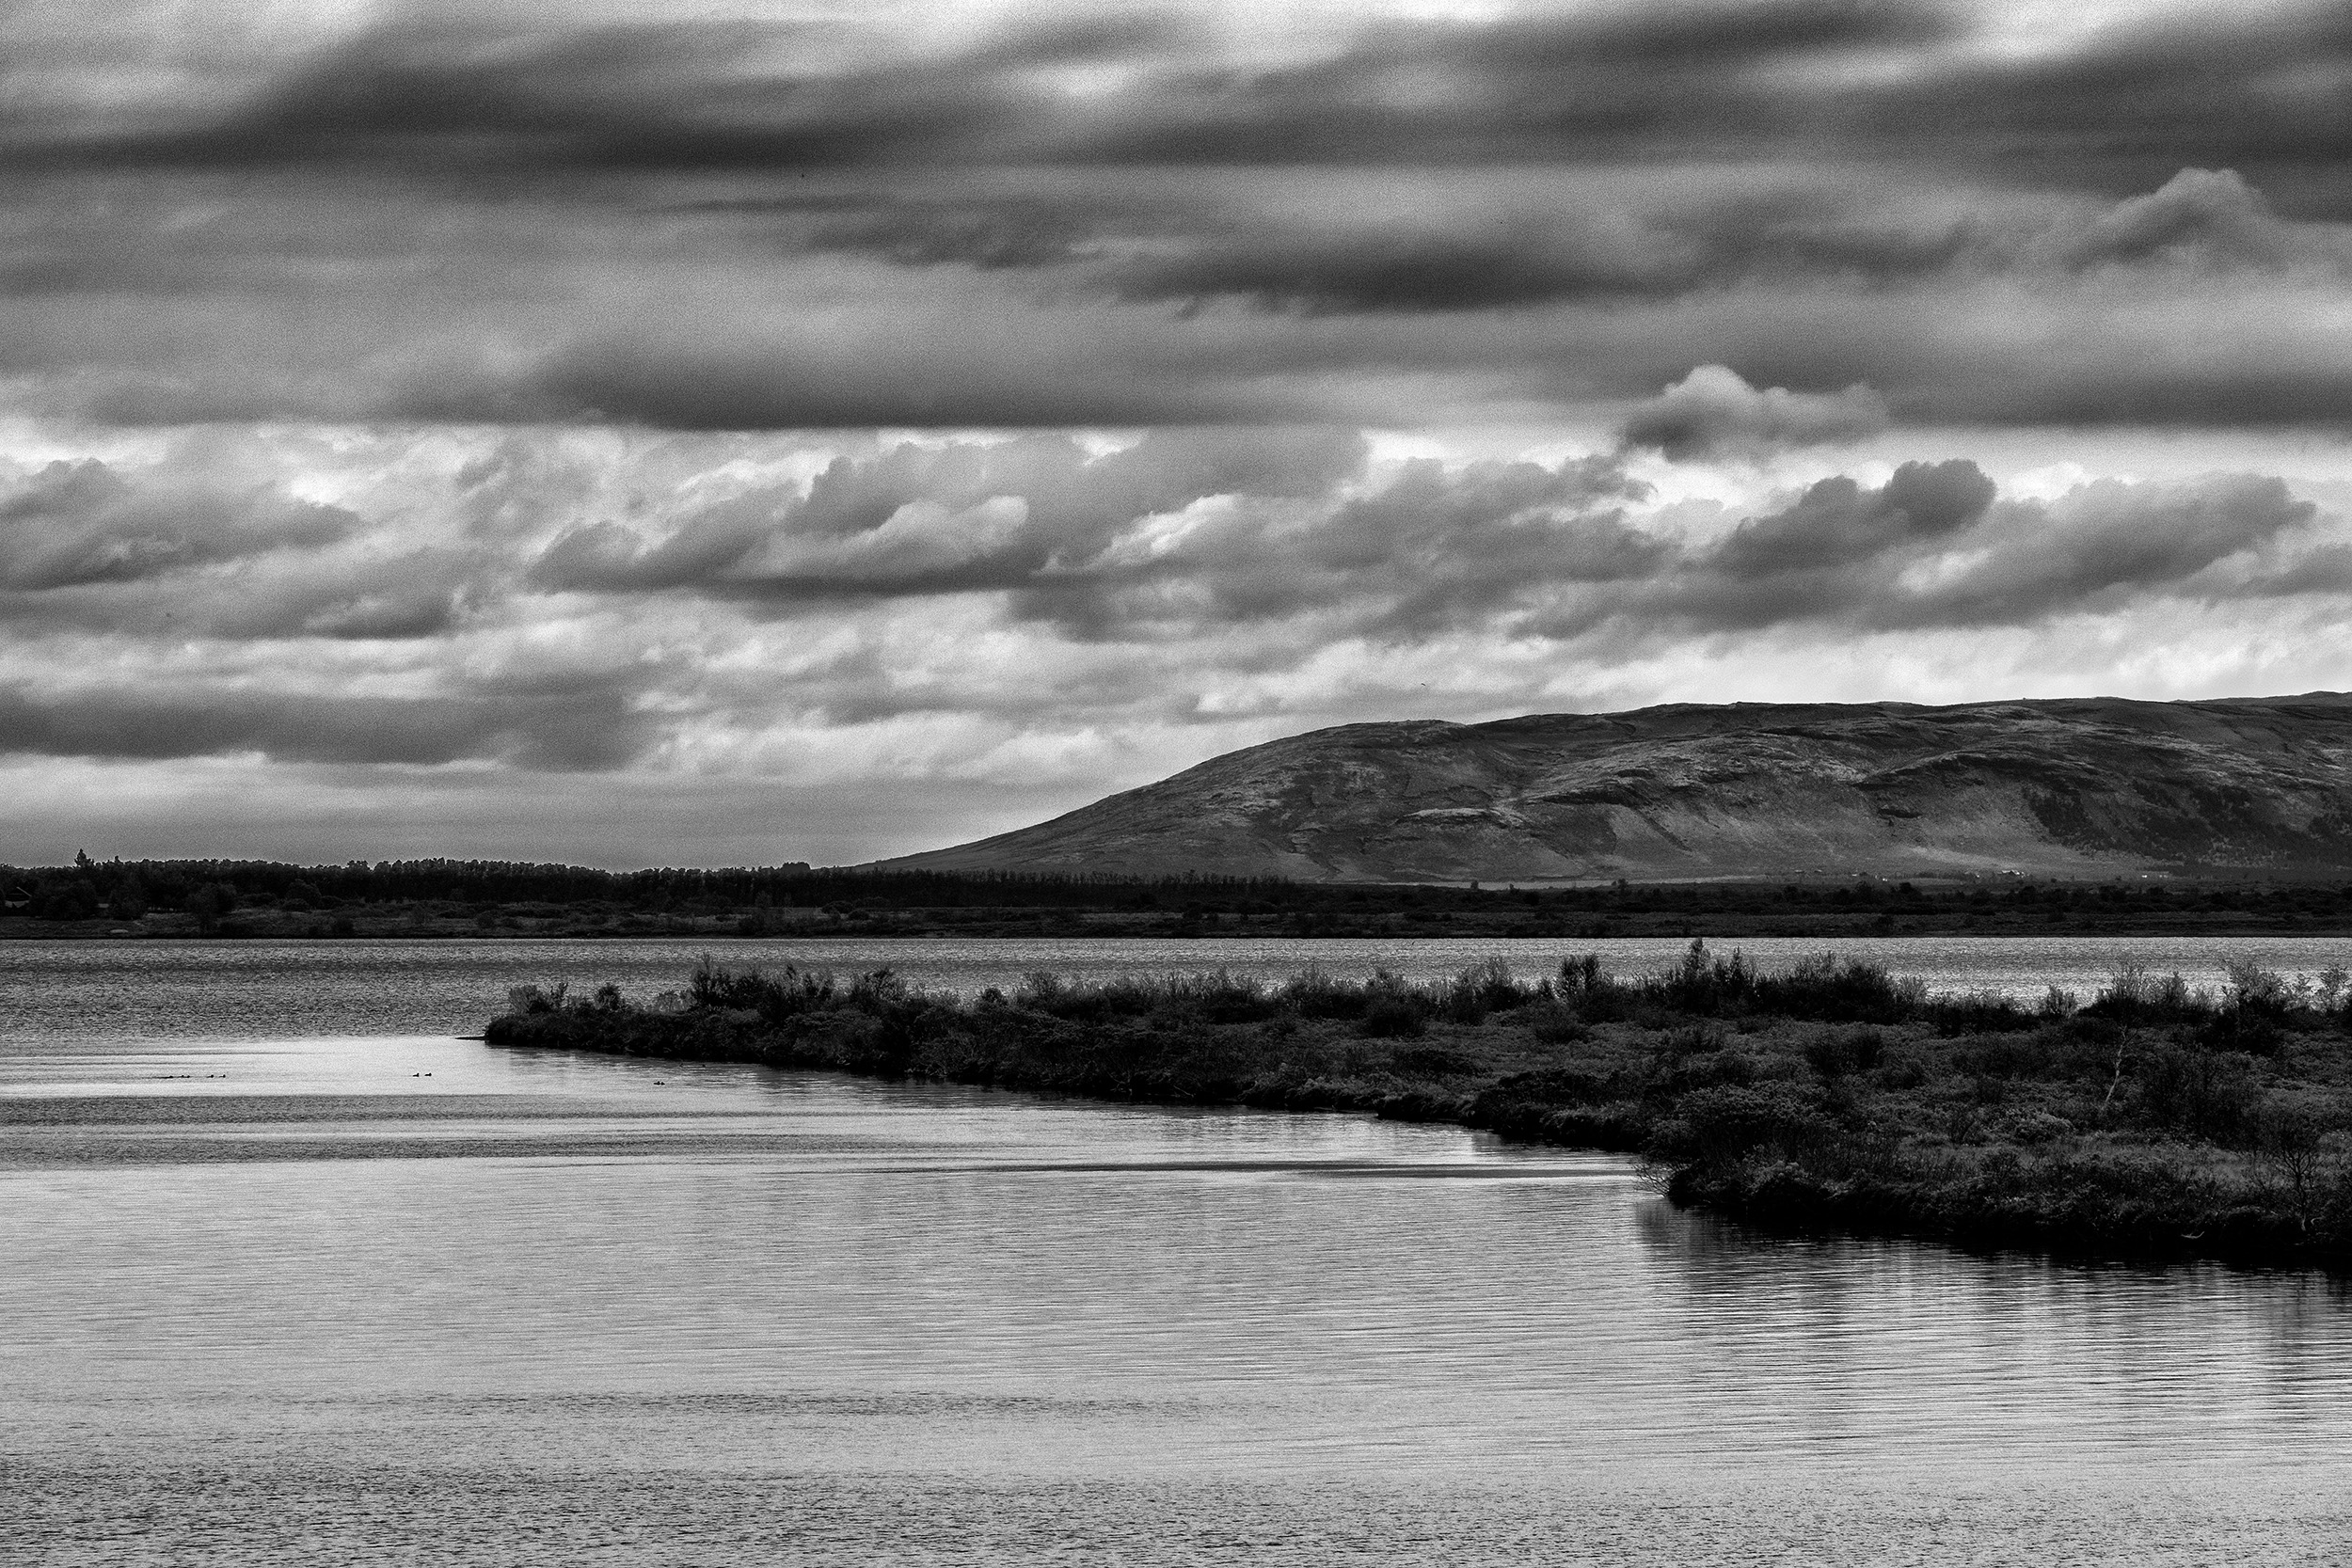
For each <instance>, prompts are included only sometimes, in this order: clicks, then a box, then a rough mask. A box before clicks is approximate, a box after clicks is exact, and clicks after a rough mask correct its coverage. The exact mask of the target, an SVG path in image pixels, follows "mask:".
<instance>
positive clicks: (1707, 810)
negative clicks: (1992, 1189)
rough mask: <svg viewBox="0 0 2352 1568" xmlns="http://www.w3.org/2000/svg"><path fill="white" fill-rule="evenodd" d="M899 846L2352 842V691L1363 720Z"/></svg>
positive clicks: (1918, 860) (1847, 849)
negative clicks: (957, 839) (1033, 816)
mask: <svg viewBox="0 0 2352 1568" xmlns="http://www.w3.org/2000/svg"><path fill="white" fill-rule="evenodd" d="M884 865H885V867H887V868H889V869H931V870H960V871H961V870H992V869H995V870H1032V871H1053V872H1063V873H1070V872H1104V873H1119V874H1137V875H1167V874H1171V873H1182V872H1184V871H1198V872H1200V873H1203V874H1220V875H1234V876H1279V877H1287V878H1292V879H1297V880H1302V881H1405V882H1416V881H1418V882H1449V881H1455V882H1458V881H1469V880H1473V879H1475V880H1482V881H1514V882H1519V883H1522V884H1542V883H1547V882H1569V881H1583V880H1592V879H1616V878H1627V879H1632V880H1636V881H1644V880H1673V879H1693V878H1730V877H1788V876H1804V875H1808V874H1810V875H1817V876H1819V875H1845V874H1851V873H1855V872H1868V873H1874V874H1878V875H1883V876H1888V877H1918V876H1930V877H1931V876H1937V875H1959V874H1967V873H1978V874H1987V873H1991V874H1997V873H2000V872H2005V871H2014V872H2022V873H2026V874H2028V875H2054V876H2060V877H2106V876H2111V875H2116V874H2137V873H2142V872H2163V871H2174V872H2178V871H2235V870H2250V871H2256V872H2261V873H2267V874H2287V875H2293V874H2297V873H2332V872H2333V871H2335V870H2337V869H2352V696H2347V695H2345V694H2343V693H2338V692H2312V693H2309V694H2306V695H2303V696H2299V697H2265V698H2233V699H2228V700H2221V701H2211V702H2189V703H2149V702H2132V701H2125V700H2121V699H2111V698H2068V699H2059V700H2045V701H2027V702H2009V703H1972V704H1964V705H1957V706H1951V707H1924V706H1917V705H1910V704H1902V703H1870V704H1857V705H1842V704H1826V703H1790V704H1778V703H1772V704H1752V703H1739V704H1732V705H1724V706H1713V705H1687V704H1680V705H1670V706H1664V707H1652V708H1643V709H1640V710H1638V711H1636V712H1631V713H1607V714H1573V713H1561V714H1537V715H1531V716H1529V717H1527V718H1523V719H1506V720H1501V721H1496V722H1493V723H1486V724H1452V723H1443V722H1438V721H1400V722H1393V723H1374V724H1348V725H1343V726H1341V727H1338V728H1335V729H1327V730H1318V731H1315V732H1314V733H1312V734H1309V735H1302V736H1293V737H1291V738H1289V739H1285V740H1277V741H1273V742H1271V743H1269V744H1267V745H1263V746H1254V747H1250V748H1248V750H1245V751H1239V752H1230V753H1228V754H1226V755H1224V756H1220V757H1215V758H1212V759H1211V760H1209V761H1207V762H1204V763H1202V764H1200V766H1199V767H1197V768H1187V769H1185V770H1184V772H1182V773H1178V774H1176V775H1174V776H1173V777H1171V778H1168V779H1164V780H1162V781H1160V782H1159V783H1157V784H1146V785H1144V786H1143V787H1142V788H1140V789H1132V790H1128V791H1126V792H1124V793H1122V794H1119V795H1113V796H1110V797H1108V798H1106V799H1104V800H1098V801H1096V802H1095V803H1094V804H1092V805H1090V806H1085V807H1081V808H1080V809H1079V810H1077V811H1073V812H1071V813H1069V814H1068V815H1066V816H1058V817H1056V818H1054V819H1053V820H1052V821H1050V822H1043V823H1040V824H1038V825H1037V826H1035V827H1031V828H1024V829H1021V830H1019V831H1017V832H1009V833H1002V834H998V835H997V836H995V837H993V838H986V839H980V840H977V841H976V842H974V843H971V844H964V845H959V846H956V847H952V848H946V849H939V850H933V851H931V852H929V853H926V854H919V855H912V856H908V857H905V858H903V859H899V860H896V861H890V862H886V863H884Z"/></svg>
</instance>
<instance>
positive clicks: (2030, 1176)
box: [485, 942, 2352, 1272]
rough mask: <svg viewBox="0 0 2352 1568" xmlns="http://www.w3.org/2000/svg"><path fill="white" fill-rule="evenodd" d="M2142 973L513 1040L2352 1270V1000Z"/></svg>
mask: <svg viewBox="0 0 2352 1568" xmlns="http://www.w3.org/2000/svg"><path fill="white" fill-rule="evenodd" d="M2348 980H2352V976H2347V974H2345V972H2344V971H2343V970H2341V969H2331V970H2329V971H2328V972H2327V973H2326V974H2323V975H2321V976H2320V977H2318V979H2317V980H2316V981H2314V980H2312V979H2310V978H2308V977H2301V976H2298V977H2297V978H2296V979H2295V980H2294V981H2292V982H2290V981H2288V980H2286V979H2284V978H2282V977H2281V976H2280V975H2278V974H2273V973H2270V972H2267V971H2264V970H2259V969H2255V968H2252V967H2247V966H2241V967H2238V968H2234V969H2233V970H2232V971H2231V978H2230V982H2229V984H2228V985H2227V986H2225V987H2224V988H2222V989H2221V990H2219V991H2217V992H2208V991H2205V990H2201V989H2192V988H2191V987H2189V986H2187V985H2186V984H2185V983H2184V982H2183V980H2182V979H2181V977H2180V976H2179V975H2177V974H2174V975H2170V976H2162V977H2159V976H2157V975H2153V974H2149V973H2148V972H2146V971H2145V970H2143V969H2139V968H2137V967H2131V968H2126V969H2124V970H2122V972H2120V973H2119V974H2116V975H2115V977H2114V978H2113V980H2112V981H2111V982H2110V983H2109V984H2108V985H2107V986H2106V988H2104V989H2103V990H2100V991H2099V992H2098V994H2097V995H2096V996H2094V997H2093V998H2092V999H2091V1000H2090V1002H2089V1003H2088V1004H2087V1005H2085V1004H2081V1003H2080V1001H2079V999H2078V998H2077V997H2075V996H2073V995H2071V994H2069V993H2067V992H2064V991H2060V990H2057V989H2055V988H2053V989H2052V990H2050V991H2049V992H2048V994H2047V995H2046V996H2044V997H2043V998H2042V1001H2041V1003H2040V1005H2038V1006H2032V1007H2024V1006H2018V1005H2017V1004H2016V1003H2014V1002H2013V1001H2011V1000H2010V998H2009V997H2007V996H2006V995H2003V994H1999V993H1979V994H1937V995H1931V994H1929V993H1928V991H1927V990H1926V989H1925V987H1924V986H1922V985H1921V984H1920V983H1918V982H1917V981H1914V980H1901V979H1898V978H1896V977H1895V976H1894V975H1892V974H1889V973H1888V972H1887V971H1886V970H1885V969H1883V968H1881V967H1879V966H1877V965H1874V964H1870V963H1864V962H1857V961H1851V960H1848V961H1839V960H1838V959H1836V958H1834V957H1830V956H1827V955H1824V956H1822V957H1820V958H1815V959H1810V960H1807V961H1804V962H1802V963H1800V964H1798V965H1796V966H1795V967H1793V968H1791V969H1788V970H1786V971H1782V972H1777V973H1765V972H1761V971H1759V970H1757V969H1756V968H1755V967H1754V966H1752V965H1751V964H1749V963H1748V962H1747V961H1746V960H1745V959H1744V958H1742V957H1741V956H1740V954H1738V953H1736V952H1735V953H1733V954H1731V955H1730V956H1729V957H1722V956H1719V955H1716V954H1713V953H1710V952H1709V951H1708V948H1707V946H1706V944H1705V942H1692V944H1691V947H1690V950H1689V952H1688V953H1687V954H1686V955H1685V956H1684V958H1683V959H1682V961H1681V962H1680V963H1679V964H1678V965H1677V966H1676V967H1675V968H1673V969H1670V970H1667V971H1664V972H1662V973H1659V974H1648V975H1645V976H1641V977H1638V978H1620V977H1617V976H1615V975H1613V974H1609V973H1608V972H1607V971H1606V970H1605V969H1603V968H1602V966H1601V963H1600V961H1599V959H1598V958H1593V957H1585V958H1570V959H1568V960H1567V961H1565V962H1564V963H1563V964H1562V965H1561V967H1560V970H1559V973H1558V974H1554V975H1550V976H1548V977H1546V978H1544V979H1542V980H1540V981H1537V982H1535V983H1534V984H1528V983H1525V982H1522V981H1520V980H1518V978H1516V977H1515V976H1514V975H1513V974H1511V973H1510V972H1509V970H1508V969H1507V968H1505V967H1504V966H1502V964H1500V963H1489V964H1486V965H1482V966H1479V967H1476V968H1472V969H1470V970H1466V971H1464V972H1463V973H1462V974H1459V975H1457V976H1455V977H1454V978H1453V979H1451V980H1447V981H1441V982H1438V983H1435V984H1428V985H1422V984H1414V983H1411V982H1408V981H1406V980H1402V979H1399V978H1397V977H1396V976H1393V975H1391V974H1375V976H1374V977H1373V978H1372V979H1369V980H1365V981H1351V980H1343V979H1337V978H1333V977H1332V976H1329V975H1327V974H1322V973H1320V972H1316V971H1309V972H1308V973H1306V974H1299V975H1296V976H1295V977H1293V978H1292V979H1290V980H1289V981H1287V982H1285V983H1283V984H1280V985H1268V984H1265V983H1263V982H1262V981H1259V980H1256V979H1254V978H1250V977H1247V976H1235V975H1232V974H1226V973H1223V972H1219V973H1216V974H1189V975H1183V974H1174V975H1162V976H1129V977H1125V978H1121V979H1117V980H1111V981H1106V982H1103V983H1100V984H1082V983H1075V982H1072V981H1069V980H1065V979H1063V978H1060V977H1058V976H1057V975H1053V974H1033V975H1031V976H1029V977H1028V979H1027V980H1026V981H1025V983H1024V984H1023V985H1022V986H1021V987H1020V988H1019V989H1018V990H1015V992H1014V993H1013V994H1012V995H1010V996H1006V995H1004V994H1002V993H1001V992H999V991H998V990H995V989H994V988H991V989H990V990H985V991H983V992H982V993H981V994H980V995H979V996H978V997H977V999H973V1000H969V1001H967V1000H963V999H961V998H959V997H957V996H955V995H953V994H937V993H929V992H925V991H922V990H914V989H911V988H909V987H908V986H906V985H905V984H903V983H902V982H901V981H900V980H899V979H898V977H897V976H895V975H893V974H891V972H890V971H888V970H878V971H875V972H873V973H870V974H861V975H859V976H857V977H856V978H855V979H853V980H851V981H850V983H849V984H847V985H846V986H844V985H842V984H840V983H839V982H837V981H836V980H835V979H834V976H833V975H831V974H827V973H824V972H822V971H813V970H801V969H797V968H794V967H792V966H789V965H787V966H786V967H785V968H784V969H783V970H781V971H780V972H778V973H776V974H762V973H760V972H759V971H757V970H750V971H743V972H735V971H730V970H728V969H725V968H723V967H721V966H718V965H716V964H713V963H711V962H710V961H709V960H707V959H706V960H705V961H704V962H703V964H702V965H701V966H700V967H698V968H697V969H696V970H695V971H694V973H693V974H692V975H691V978H690V980H689V983H688V986H687V989H686V990H683V991H681V992H675V993H671V994H669V995H667V996H665V997H663V998H661V999H660V1000H659V1001H658V1002H656V1003H655V1004H654V1005H652V1006H640V1005H637V1004H635V1003H632V1002H630V1001H628V1000H627V999H625V998H624V997H623V996H622V994H621V993H620V991H619V990H618V989H617V988H615V987H612V986H606V987H603V988H601V989H600V990H598V991H597V992H596V994H595V995H594V996H593V997H591V998H588V999H586V1000H578V999H574V998H571V997H569V996H568V995H567V994H566V993H565V990H564V988H563V987H561V986H558V987H555V988H553V989H552V990H542V989H540V988H538V987H535V986H526V987H521V988H518V989H517V990H516V991H515V992H514V993H513V995H512V998H511V1006H512V1010H511V1011H510V1012H509V1013H507V1014H506V1015H505V1016H503V1017H501V1018H499V1019H496V1020H494V1021H493V1022H491V1023H490V1024H489V1025H488V1027H487V1029H486V1031H485V1037H486V1038H487V1039H488V1040H489V1041H490V1042H491V1043H492V1044H494V1045H503V1046H537V1047H548V1048H557V1049H569V1050H587V1051H602V1052H612V1053H627V1054H632V1055H644V1056H657V1057H668V1058H675V1059H680V1060H689V1061H712V1062H750V1063H758V1064H763V1065H767V1066H771V1067H779V1068H821V1069H835V1070H840V1071H848V1072H855V1073H862V1074H866V1075H870V1076H877V1077H885V1078H901V1077H915V1078H928V1079H939V1080H946V1081H948V1082H952V1083H960V1084H975V1085H997V1086H1001V1087H1006V1088H1018V1089H1032V1090H1046V1091H1054V1092H1059V1093H1066V1094H1076V1095H1086V1096H1090V1097H1094V1098H1098V1099H1107V1100H1124V1101H1159V1102H1173V1103H1185V1104H1230V1103H1239V1104H1244V1105H1252V1106H1259V1107H1263V1108H1267V1109H1281V1110H1293V1111H1310V1110H1346V1111H1371V1112H1375V1113H1377V1114H1378V1115H1380V1116H1383V1117H1392V1118H1396V1119H1402V1120H1411V1121H1434V1122H1451V1123H1458V1124H1460V1125H1462V1126H1466V1127H1474V1128H1483V1129H1486V1130H1489V1131H1492V1132H1499V1133H1502V1134H1503V1135H1505V1136H1507V1137H1512V1138H1518V1139H1525V1140H1533V1141H1537V1142H1544V1143H1551V1144H1563V1145H1571V1146H1578V1147H1583V1148H1600V1149H1614V1150H1625V1151H1632V1152H1636V1153H1639V1154H1641V1155H1642V1156H1643V1157H1644V1159H1645V1162H1646V1163H1647V1164H1648V1166H1649V1168H1650V1169H1651V1170H1652V1171H1653V1172H1654V1173H1655V1174H1656V1175H1657V1176H1658V1177H1659V1179H1660V1180H1661V1182H1662V1184H1663V1186H1664V1188H1665V1191H1666V1192H1667V1194H1668V1195H1669V1196H1671V1197H1673V1198H1674V1199H1675V1200H1676V1201H1677V1202H1681V1203H1686V1204H1693V1205H1697V1206H1700V1207H1703V1208H1707V1209H1711V1210H1714V1211H1717V1212H1724V1213H1728V1214H1733V1215H1737V1216H1739V1217H1740V1218H1743V1219H1746V1220H1750V1221H1753V1222H1756V1223H1760V1224H1764V1225H1768V1226H1772V1227H1788V1228H1797V1229H1804V1230H1822V1229H1838V1228H1842V1229H1848V1230H1855V1231H1866V1232H1879V1233H1891V1234H1907V1235H1921V1236H1932V1237H1939V1238H1944V1239H1947V1240H1952V1241H1957V1242H1960V1243H1965V1244H1971V1245H1983V1246H2023V1247H2034V1248H2043V1249H2049V1250H2055V1251H2062V1252H2071V1253H2096V1254H2106V1255H2114V1256H2175V1257H2178V1256H2202V1257H2210V1258H2218V1259H2228V1260H2231V1261H2233V1262H2238V1263H2246V1264H2260V1265H2274V1266H2321V1267H2327V1268H2330V1269H2333V1270H2335V1271H2338V1272H2352V987H2348V986H2347V981H2348Z"/></svg>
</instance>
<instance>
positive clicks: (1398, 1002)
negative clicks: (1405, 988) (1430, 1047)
mask: <svg viewBox="0 0 2352 1568" xmlns="http://www.w3.org/2000/svg"><path fill="white" fill-rule="evenodd" d="M1428 1027H1429V1022H1428V1020H1426V1019H1425V1018H1423V1017H1422V1010H1421V1009H1420V1008H1419V1007H1417V1006H1414V1005H1413V999H1412V998H1411V997H1409V996H1402V995H1395V994H1391V995H1386V996H1379V997H1375V998H1374V1000H1373V1002H1372V1005H1371V1006H1368V1007H1366V1008H1365V1009H1364V1015H1363V1019H1362V1021H1361V1022H1359V1023H1358V1024H1357V1025H1356V1032H1357V1033H1358V1034H1359V1035H1361V1036H1363V1037H1365V1038H1366V1039H1375V1040H1378V1039H1419V1038H1420V1037H1422V1034H1424V1033H1425V1032H1426V1031H1427V1030H1428Z"/></svg>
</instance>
